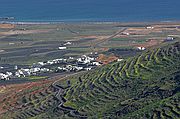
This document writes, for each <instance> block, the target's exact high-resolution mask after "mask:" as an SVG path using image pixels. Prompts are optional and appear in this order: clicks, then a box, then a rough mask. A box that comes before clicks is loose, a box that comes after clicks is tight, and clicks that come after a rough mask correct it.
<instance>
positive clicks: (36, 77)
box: [27, 76, 47, 80]
mask: <svg viewBox="0 0 180 119" xmlns="http://www.w3.org/2000/svg"><path fill="white" fill-rule="evenodd" d="M27 78H28V79H30V80H40V79H45V78H47V76H30V77H27Z"/></svg>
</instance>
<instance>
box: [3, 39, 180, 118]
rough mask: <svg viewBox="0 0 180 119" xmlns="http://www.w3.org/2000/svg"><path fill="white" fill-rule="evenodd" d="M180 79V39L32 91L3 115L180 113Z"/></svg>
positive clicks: (147, 115)
mask: <svg viewBox="0 0 180 119" xmlns="http://www.w3.org/2000/svg"><path fill="white" fill-rule="evenodd" d="M179 85H180V43H179V42H177V43H174V44H172V45H168V46H163V47H161V48H157V49H154V50H150V51H146V52H144V53H142V54H141V55H139V56H136V57H133V58H129V59H127V60H124V61H121V62H116V63H113V64H109V65H106V66H103V67H100V68H98V69H96V70H94V71H91V72H87V73H83V74H79V75H76V76H71V77H69V78H68V79H66V80H63V81H62V80H61V81H56V82H54V83H53V84H52V85H49V87H46V88H44V87H39V88H38V89H34V90H33V91H35V92H33V91H29V92H28V93H25V94H24V96H23V98H21V97H22V96H21V97H19V98H18V101H17V102H16V103H15V104H14V107H13V109H11V110H10V111H7V112H5V113H3V114H2V118H8V119H9V118H14V119H24V118H31V119H40V118H50V119H52V118H55V119H56V118H58V119H61V118H95V119H96V118H112V119H114V118H133V119H140V118H153V119H156V118H180V103H179V102H180V86H179ZM24 92H25V91H24ZM32 92H33V93H32ZM17 96H18V94H17ZM17 96H16V97H17ZM10 106H11V105H9V107H10ZM17 107H18V108H17ZM6 108H8V106H7V107H6Z"/></svg>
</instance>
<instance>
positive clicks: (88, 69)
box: [84, 67, 92, 71]
mask: <svg viewBox="0 0 180 119" xmlns="http://www.w3.org/2000/svg"><path fill="white" fill-rule="evenodd" d="M91 69H92V67H87V68H84V70H86V71H90V70H91Z"/></svg>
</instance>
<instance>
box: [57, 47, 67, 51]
mask: <svg viewBox="0 0 180 119" xmlns="http://www.w3.org/2000/svg"><path fill="white" fill-rule="evenodd" d="M58 49H59V50H65V49H67V47H59V48H58Z"/></svg>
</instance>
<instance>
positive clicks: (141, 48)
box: [137, 47, 146, 50]
mask: <svg viewBox="0 0 180 119" xmlns="http://www.w3.org/2000/svg"><path fill="white" fill-rule="evenodd" d="M137 48H138V49H139V50H145V49H146V48H145V47H137Z"/></svg>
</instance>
